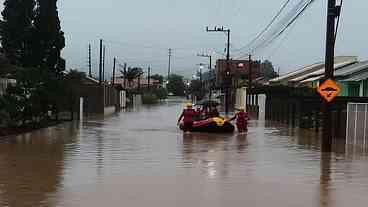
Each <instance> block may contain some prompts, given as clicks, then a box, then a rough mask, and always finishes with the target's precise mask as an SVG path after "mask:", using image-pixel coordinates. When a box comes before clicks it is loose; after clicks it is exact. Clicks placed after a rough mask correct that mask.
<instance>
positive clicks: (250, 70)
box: [248, 55, 253, 94]
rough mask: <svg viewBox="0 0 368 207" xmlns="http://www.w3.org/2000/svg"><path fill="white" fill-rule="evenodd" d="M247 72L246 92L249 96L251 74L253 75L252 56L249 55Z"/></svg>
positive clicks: (250, 91)
mask: <svg viewBox="0 0 368 207" xmlns="http://www.w3.org/2000/svg"><path fill="white" fill-rule="evenodd" d="M248 61H249V71H248V88H249V89H248V90H249V94H250V93H252V75H253V74H252V73H253V71H252V70H253V68H252V67H253V64H252V55H249V60H248Z"/></svg>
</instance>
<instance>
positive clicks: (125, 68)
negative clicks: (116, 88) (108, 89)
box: [123, 63, 127, 90]
mask: <svg viewBox="0 0 368 207" xmlns="http://www.w3.org/2000/svg"><path fill="white" fill-rule="evenodd" d="M126 74H127V64H126V63H124V84H123V85H124V89H125V90H126V87H127V82H126Z"/></svg>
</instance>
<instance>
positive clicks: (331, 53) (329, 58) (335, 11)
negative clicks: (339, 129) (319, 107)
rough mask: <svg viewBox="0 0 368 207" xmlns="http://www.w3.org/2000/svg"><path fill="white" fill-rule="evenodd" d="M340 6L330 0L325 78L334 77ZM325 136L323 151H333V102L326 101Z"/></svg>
mask: <svg viewBox="0 0 368 207" xmlns="http://www.w3.org/2000/svg"><path fill="white" fill-rule="evenodd" d="M340 9H341V7H340V6H336V0H328V8H327V30H326V62H325V80H327V79H334V57H335V20H336V18H337V17H338V16H339V15H340ZM323 112H324V113H323V114H324V115H323V116H324V117H323V136H322V152H331V151H332V132H331V123H332V103H329V102H327V101H324V104H323Z"/></svg>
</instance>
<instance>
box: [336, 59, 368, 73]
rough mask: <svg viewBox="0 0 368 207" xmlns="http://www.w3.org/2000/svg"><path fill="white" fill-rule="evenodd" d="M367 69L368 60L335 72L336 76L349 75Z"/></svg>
mask: <svg viewBox="0 0 368 207" xmlns="http://www.w3.org/2000/svg"><path fill="white" fill-rule="evenodd" d="M366 69H368V60H366V61H362V62H358V63H355V64H353V65H349V66H347V67H344V68H341V69H339V70H337V71H336V72H335V76H337V77H338V76H348V75H351V74H354V73H357V72H360V71H362V70H366Z"/></svg>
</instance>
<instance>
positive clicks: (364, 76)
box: [339, 71, 368, 82]
mask: <svg viewBox="0 0 368 207" xmlns="http://www.w3.org/2000/svg"><path fill="white" fill-rule="evenodd" d="M366 79H368V71H364V72H362V73H359V74H355V75H353V76H350V77H348V78H345V79H342V80H339V81H341V82H349V81H362V80H366Z"/></svg>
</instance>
